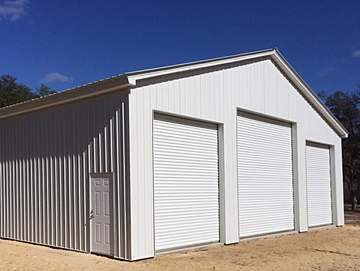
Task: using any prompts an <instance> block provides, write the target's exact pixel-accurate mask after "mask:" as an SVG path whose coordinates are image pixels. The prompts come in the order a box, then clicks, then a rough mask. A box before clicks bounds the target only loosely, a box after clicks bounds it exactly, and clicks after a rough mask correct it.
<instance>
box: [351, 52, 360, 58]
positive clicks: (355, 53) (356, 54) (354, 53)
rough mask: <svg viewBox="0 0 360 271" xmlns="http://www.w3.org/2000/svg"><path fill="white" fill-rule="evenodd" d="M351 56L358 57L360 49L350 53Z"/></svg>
mask: <svg viewBox="0 0 360 271" xmlns="http://www.w3.org/2000/svg"><path fill="white" fill-rule="evenodd" d="M352 56H353V57H360V50H356V51H354V52H353V53H352Z"/></svg>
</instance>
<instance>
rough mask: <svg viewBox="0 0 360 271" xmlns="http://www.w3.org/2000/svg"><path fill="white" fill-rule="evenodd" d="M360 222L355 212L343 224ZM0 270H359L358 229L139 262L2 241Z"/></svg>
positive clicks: (272, 239)
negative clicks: (351, 220) (349, 220)
mask: <svg viewBox="0 0 360 271" xmlns="http://www.w3.org/2000/svg"><path fill="white" fill-rule="evenodd" d="M350 218H351V219H353V220H354V221H359V218H360V214H359V213H353V214H352V213H348V214H347V219H350ZM0 270H38V271H41V270H46V271H47V270H66V271H70V270H97V271H98V270H130V271H131V270H145V271H146V270H160V271H161V270H171V271H177V270H179V271H180V270H181V271H186V270H261V271H268V270H277V271H281V270H286V271H289V270H342V271H346V270H359V271H360V224H356V223H354V224H352V225H346V226H345V227H342V228H332V229H324V230H318V231H310V232H308V233H302V234H291V235H283V236H277V237H268V238H266V239H258V240H249V241H243V242H242V243H241V244H236V245H229V246H221V245H214V246H210V247H207V248H203V249H194V250H191V251H184V252H176V253H171V254H166V255H161V256H158V257H157V258H156V259H149V260H145V261H140V262H133V263H129V262H125V261H119V260H112V259H108V258H105V257H99V256H95V255H90V254H84V253H77V252H70V251H64V250H59V249H51V248H47V247H42V246H34V245H29V244H24V243H19V242H14V241H5V240H0Z"/></svg>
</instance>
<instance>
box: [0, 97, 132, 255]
mask: <svg viewBox="0 0 360 271" xmlns="http://www.w3.org/2000/svg"><path fill="white" fill-rule="evenodd" d="M127 107H128V103H127V95H126V94H122V93H112V94H107V95H104V96H99V97H96V98H90V99H86V100H82V101H78V102H73V103H69V104H64V105H61V106H57V107H54V108H50V109H44V110H40V111H36V112H32V113H30V114H26V115H20V116H17V117H12V118H8V119H4V120H1V121H0V147H1V150H0V237H2V238H10V239H15V240H22V241H27V242H31V243H38V244H45V245H50V246H56V247H62V248H67V249H74V250H81V251H89V250H90V248H89V245H90V240H89V238H90V235H89V227H88V225H89V220H88V217H89V216H88V214H89V173H91V172H113V173H114V177H115V181H114V187H113V191H114V226H115V227H114V228H115V232H114V236H115V240H116V241H115V243H114V247H115V256H116V257H121V258H126V257H128V255H127V253H126V250H127V246H126V241H127V237H126V221H128V219H127V217H126V215H128V214H127V212H126V211H125V209H126V201H127V197H126V195H125V194H126V189H127V187H126V183H127V178H126V176H127V155H126V153H125V148H124V146H125V145H126V141H127V140H128V139H127V132H126V127H127V125H128V124H127V121H126V118H127V110H128V108H127Z"/></svg>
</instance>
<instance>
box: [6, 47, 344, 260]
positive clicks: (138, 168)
mask: <svg viewBox="0 0 360 271" xmlns="http://www.w3.org/2000/svg"><path fill="white" fill-rule="evenodd" d="M346 136H347V131H346V130H345V129H344V127H343V126H342V125H341V124H340V123H339V122H338V120H336V119H335V117H334V116H333V115H332V114H331V113H330V111H329V110H328V109H327V108H326V107H325V106H324V105H323V104H322V103H321V102H320V101H319V99H318V98H317V97H316V95H315V94H314V93H313V92H312V91H311V89H310V88H309V86H308V85H307V84H306V83H305V82H304V81H303V80H302V79H301V78H300V76H299V75H298V74H297V73H296V72H295V71H294V69H293V68H292V67H291V66H290V65H289V64H288V63H287V62H286V60H285V59H284V58H283V56H282V55H281V54H280V53H279V51H278V50H276V49H271V50H264V51H259V52H253V53H247V54H241V55H235V56H230V57H224V58H218V59H210V60H205V61H200V62H194V63H187V64H181V65H175V66H170V67H164V68H158V69H152V70H145V71H139V72H132V73H126V74H122V75H119V76H115V77H112V78H109V79H105V80H101V81H97V82H94V83H91V84H88V85H84V86H81V87H78V88H74V89H70V90H68V91H64V92H62V93H58V94H54V95H50V96H47V97H44V98H40V99H35V100H32V101H28V102H24V103H20V104H16V105H13V106H9V107H5V108H2V109H0V237H1V238H8V239H14V240H20V241H26V242H31V243H36V244H44V245H49V246H54V247H61V248H66V249H73V250H80V251H86V252H93V253H99V254H105V255H110V256H113V257H115V258H121V259H127V260H138V259H144V258H148V257H154V256H155V255H156V253H159V252H162V251H166V250H172V249H177V248H182V247H189V246H197V245H203V244H208V243H213V242H220V243H224V244H231V243H237V242H239V241H240V242H241V240H242V239H243V238H248V237H253V236H259V235H266V234H273V233H278V232H292V231H298V232H306V231H307V230H308V229H309V228H310V227H319V226H324V225H331V224H333V225H335V226H341V225H343V224H344V213H343V190H342V189H343V181H342V157H341V138H344V137H346Z"/></svg>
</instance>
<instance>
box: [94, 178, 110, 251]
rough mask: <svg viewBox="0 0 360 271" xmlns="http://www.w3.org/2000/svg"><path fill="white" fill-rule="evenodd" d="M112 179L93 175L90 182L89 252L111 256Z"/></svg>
mask: <svg viewBox="0 0 360 271" xmlns="http://www.w3.org/2000/svg"><path fill="white" fill-rule="evenodd" d="M112 177H113V175H112V174H110V173H93V174H91V177H90V182H91V198H90V199H91V201H90V202H91V205H90V221H91V252H94V253H99V254H104V255H112V254H113V244H114V242H113V239H114V238H113V234H112V233H113V225H112V218H113V215H112V214H113V212H112V198H113V196H112Z"/></svg>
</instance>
